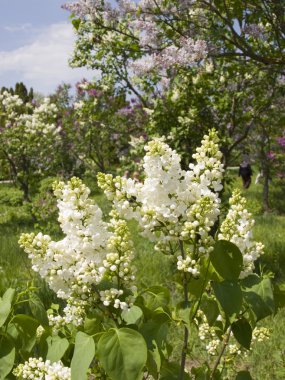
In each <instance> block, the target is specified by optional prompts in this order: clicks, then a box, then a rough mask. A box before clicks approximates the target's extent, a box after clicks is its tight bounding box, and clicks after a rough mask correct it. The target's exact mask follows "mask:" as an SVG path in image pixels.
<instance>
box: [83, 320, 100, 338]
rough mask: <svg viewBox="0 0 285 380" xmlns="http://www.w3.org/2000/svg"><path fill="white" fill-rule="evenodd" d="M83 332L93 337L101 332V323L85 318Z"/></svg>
mask: <svg viewBox="0 0 285 380" xmlns="http://www.w3.org/2000/svg"><path fill="white" fill-rule="evenodd" d="M84 331H85V333H86V334H88V335H94V334H97V333H99V332H100V331H102V321H101V319H97V318H85V320H84Z"/></svg>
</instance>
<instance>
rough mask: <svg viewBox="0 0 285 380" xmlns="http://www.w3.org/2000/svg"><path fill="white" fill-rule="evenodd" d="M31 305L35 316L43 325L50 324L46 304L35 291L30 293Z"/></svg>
mask: <svg viewBox="0 0 285 380" xmlns="http://www.w3.org/2000/svg"><path fill="white" fill-rule="evenodd" d="M29 306H30V309H31V312H32V315H33V317H35V318H36V319H37V320H38V321H39V322H40V323H41V324H42V325H43V326H48V324H49V322H48V317H47V313H46V309H45V307H44V304H43V303H42V301H41V299H40V298H39V296H38V295H37V294H35V293H31V294H30V298H29Z"/></svg>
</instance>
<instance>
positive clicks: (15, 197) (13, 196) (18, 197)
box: [0, 184, 23, 206]
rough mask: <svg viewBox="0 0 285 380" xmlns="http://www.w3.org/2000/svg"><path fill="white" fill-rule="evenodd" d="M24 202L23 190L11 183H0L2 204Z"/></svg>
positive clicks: (0, 201)
mask: <svg viewBox="0 0 285 380" xmlns="http://www.w3.org/2000/svg"><path fill="white" fill-rule="evenodd" d="M22 203H23V192H22V191H21V190H19V189H17V188H15V187H12V186H11V185H7V184H1V185H0V205H5V206H19V205H21V204H22Z"/></svg>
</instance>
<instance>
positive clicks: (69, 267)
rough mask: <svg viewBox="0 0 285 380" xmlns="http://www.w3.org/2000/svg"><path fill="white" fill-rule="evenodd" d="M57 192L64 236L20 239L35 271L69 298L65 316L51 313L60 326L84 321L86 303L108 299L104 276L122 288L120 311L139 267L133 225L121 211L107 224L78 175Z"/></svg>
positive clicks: (61, 184)
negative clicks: (130, 226)
mask: <svg viewBox="0 0 285 380" xmlns="http://www.w3.org/2000/svg"><path fill="white" fill-rule="evenodd" d="M54 193H55V195H56V196H57V198H58V208H59V218H58V220H59V222H60V225H61V228H62V231H63V233H64V234H65V237H64V238H63V239H62V240H60V241H52V239H51V238H50V237H49V236H48V235H43V234H42V233H39V234H37V235H35V234H33V233H31V234H22V235H21V237H20V240H19V243H20V245H21V246H22V247H24V249H25V251H26V252H27V253H28V254H29V258H30V259H31V261H32V268H33V270H35V271H36V272H38V273H39V274H40V275H41V277H43V278H44V279H45V280H46V281H47V282H48V284H49V286H50V288H51V289H52V290H54V291H55V292H56V294H57V296H58V297H59V298H62V299H65V300H66V301H67V306H66V307H65V309H64V315H63V316H60V315H54V314H50V315H49V321H50V324H51V325H54V327H55V329H57V330H58V329H59V328H60V327H61V326H62V325H64V324H66V323H74V324H75V325H80V324H82V323H83V319H84V310H85V309H86V307H88V306H92V305H94V303H96V302H100V301H103V303H104V301H105V298H106V297H107V293H106V295H105V298H104V297H103V294H102V293H100V290H101V289H100V288H99V286H100V283H101V282H102V280H103V279H104V280H107V281H109V283H110V284H111V285H110V287H111V288H115V289H117V291H118V292H117V294H116V297H113V301H112V302H109V303H108V305H110V304H112V306H114V307H115V308H116V307H117V305H118V299H119V300H120V302H121V303H120V304H119V307H120V308H121V309H122V308H126V307H128V304H127V301H126V299H125V298H126V297H125V295H124V291H123V289H124V287H126V286H128V287H129V286H130V285H131V283H132V281H133V280H134V271H133V269H132V267H131V260H132V257H133V252H132V242H131V240H130V234H129V231H128V227H127V224H126V222H125V221H123V220H120V219H119V218H118V214H117V213H116V212H112V213H111V217H112V219H111V221H110V222H109V223H106V222H104V221H103V219H102V211H101V210H100V208H99V207H98V206H97V205H95V204H94V202H93V201H92V200H91V199H90V198H89V193H90V190H89V189H88V188H87V187H86V186H85V185H84V184H83V183H82V181H81V180H79V179H78V178H72V179H71V180H70V181H69V182H68V183H67V184H64V183H63V182H60V183H58V184H57V185H56V186H55V189H54ZM104 291H105V292H108V291H109V290H108V289H107V290H104ZM104 291H103V292H104ZM122 298H123V299H122ZM106 299H107V298H106ZM104 305H106V302H105V303H104Z"/></svg>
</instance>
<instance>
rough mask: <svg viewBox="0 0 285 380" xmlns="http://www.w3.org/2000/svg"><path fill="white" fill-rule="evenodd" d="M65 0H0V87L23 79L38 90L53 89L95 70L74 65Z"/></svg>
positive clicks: (72, 82)
mask: <svg viewBox="0 0 285 380" xmlns="http://www.w3.org/2000/svg"><path fill="white" fill-rule="evenodd" d="M64 1H65V0H0V87H2V86H5V87H11V86H12V87H14V86H15V83H16V82H24V84H25V85H26V86H27V87H29V88H30V87H33V89H34V91H35V92H40V93H42V94H44V95H48V94H50V93H52V92H53V91H54V90H55V89H56V87H57V86H58V85H59V84H62V83H70V84H73V85H74V84H75V83H76V82H78V81H79V80H81V79H82V78H87V79H91V78H92V77H94V75H95V73H94V72H92V71H87V70H86V69H84V68H77V69H72V68H70V67H69V66H68V58H69V57H70V56H71V54H72V50H73V43H74V40H75V37H74V32H73V28H72V25H71V22H70V20H69V13H68V12H67V11H65V10H63V9H61V5H62V4H63V3H64Z"/></svg>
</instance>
